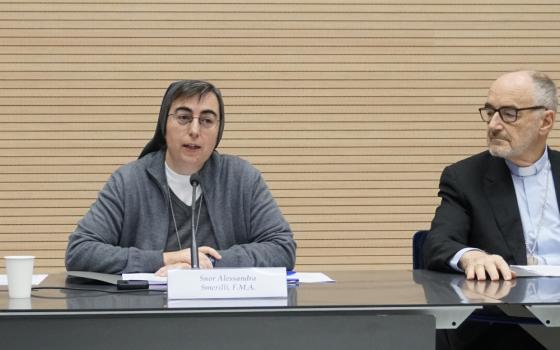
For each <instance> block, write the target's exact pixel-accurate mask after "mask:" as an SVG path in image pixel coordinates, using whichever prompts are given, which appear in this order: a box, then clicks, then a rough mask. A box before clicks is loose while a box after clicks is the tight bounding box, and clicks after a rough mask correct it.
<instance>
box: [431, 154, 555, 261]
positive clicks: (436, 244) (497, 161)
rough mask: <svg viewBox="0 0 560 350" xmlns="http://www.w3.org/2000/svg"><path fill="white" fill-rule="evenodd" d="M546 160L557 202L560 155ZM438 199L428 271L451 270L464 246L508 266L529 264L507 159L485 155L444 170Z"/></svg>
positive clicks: (551, 155) (479, 155)
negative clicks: (477, 249) (549, 167)
mask: <svg viewBox="0 0 560 350" xmlns="http://www.w3.org/2000/svg"><path fill="white" fill-rule="evenodd" d="M548 158H549V160H550V164H551V166H552V178H553V179H554V188H555V189H556V197H557V198H556V200H559V198H558V195H559V194H560V187H559V186H560V179H559V175H560V152H557V151H553V150H550V149H549V150H548ZM438 195H439V196H440V197H441V204H440V206H439V207H438V208H437V209H436V214H435V217H434V219H433V221H432V227H431V229H430V232H429V233H428V236H427V237H426V242H425V243H424V254H423V255H424V263H425V266H426V268H428V269H432V270H439V271H453V270H452V269H451V268H450V267H449V264H448V262H449V260H450V259H451V258H452V257H453V255H455V253H457V252H458V251H459V250H461V249H463V248H465V247H474V248H479V249H482V250H484V251H486V252H488V253H489V254H498V255H500V256H502V257H503V258H504V260H505V261H506V262H507V263H508V264H516V265H525V264H527V255H526V250H525V238H524V236H523V226H522V223H521V216H520V214H519V208H518V205H517V198H516V196H515V189H514V187H513V181H512V179H511V173H510V171H509V168H508V167H507V165H506V162H505V160H504V159H502V158H497V157H493V156H491V155H490V153H489V152H488V151H485V152H482V153H479V154H477V155H474V156H472V157H470V158H467V159H465V160H462V161H460V162H457V163H455V164H453V165H450V166H448V167H446V168H445V169H444V170H443V173H442V175H441V180H440V184H439V194H438ZM559 202H560V201H559Z"/></svg>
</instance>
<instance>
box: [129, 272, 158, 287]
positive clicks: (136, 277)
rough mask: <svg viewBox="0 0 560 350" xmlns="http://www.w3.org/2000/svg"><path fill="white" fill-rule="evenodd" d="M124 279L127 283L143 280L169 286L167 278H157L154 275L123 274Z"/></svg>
mask: <svg viewBox="0 0 560 350" xmlns="http://www.w3.org/2000/svg"><path fill="white" fill-rule="evenodd" d="M122 279H123V280H125V281H130V280H142V281H148V283H149V284H150V285H152V284H167V277H162V276H156V275H155V274H154V273H123V275H122Z"/></svg>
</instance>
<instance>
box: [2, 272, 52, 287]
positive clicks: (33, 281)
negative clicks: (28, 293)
mask: <svg viewBox="0 0 560 350" xmlns="http://www.w3.org/2000/svg"><path fill="white" fill-rule="evenodd" d="M47 276H48V275H47V274H44V275H33V277H32V278H31V284H32V285H34V286H36V285H39V284H41V282H43V281H44V280H45V278H47ZM7 285H8V276H6V275H0V286H7Z"/></svg>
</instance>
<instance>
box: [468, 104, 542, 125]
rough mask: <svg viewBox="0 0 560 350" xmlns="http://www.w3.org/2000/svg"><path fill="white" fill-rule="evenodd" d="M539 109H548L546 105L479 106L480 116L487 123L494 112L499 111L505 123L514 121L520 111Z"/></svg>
mask: <svg viewBox="0 0 560 350" xmlns="http://www.w3.org/2000/svg"><path fill="white" fill-rule="evenodd" d="M537 109H547V108H546V107H545V106H533V107H526V108H515V107H502V108H498V109H496V108H494V107H482V108H479V109H478V111H479V112H480V116H481V117H482V120H483V121H485V122H486V123H490V120H492V117H494V114H496V112H498V114H499V115H500V118H502V120H503V121H504V122H505V123H513V122H515V121H516V120H517V118H518V117H519V112H521V111H529V110H531V111H532V110H537Z"/></svg>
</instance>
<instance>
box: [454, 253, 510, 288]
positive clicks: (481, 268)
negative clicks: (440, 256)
mask: <svg viewBox="0 0 560 350" xmlns="http://www.w3.org/2000/svg"><path fill="white" fill-rule="evenodd" d="M459 266H461V268H462V269H463V271H465V275H466V276H467V279H468V280H473V279H475V278H476V279H477V280H479V281H483V280H486V274H488V276H489V277H490V279H491V280H492V281H497V280H499V279H500V276H502V278H503V279H504V280H506V281H509V280H511V279H512V278H515V272H513V271H511V270H510V268H509V265H508V264H507V263H506V261H505V260H504V258H502V257H501V256H499V255H490V254H487V253H485V252H482V251H480V250H470V251H468V252H466V253H465V254H463V256H462V257H461V260H459Z"/></svg>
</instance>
